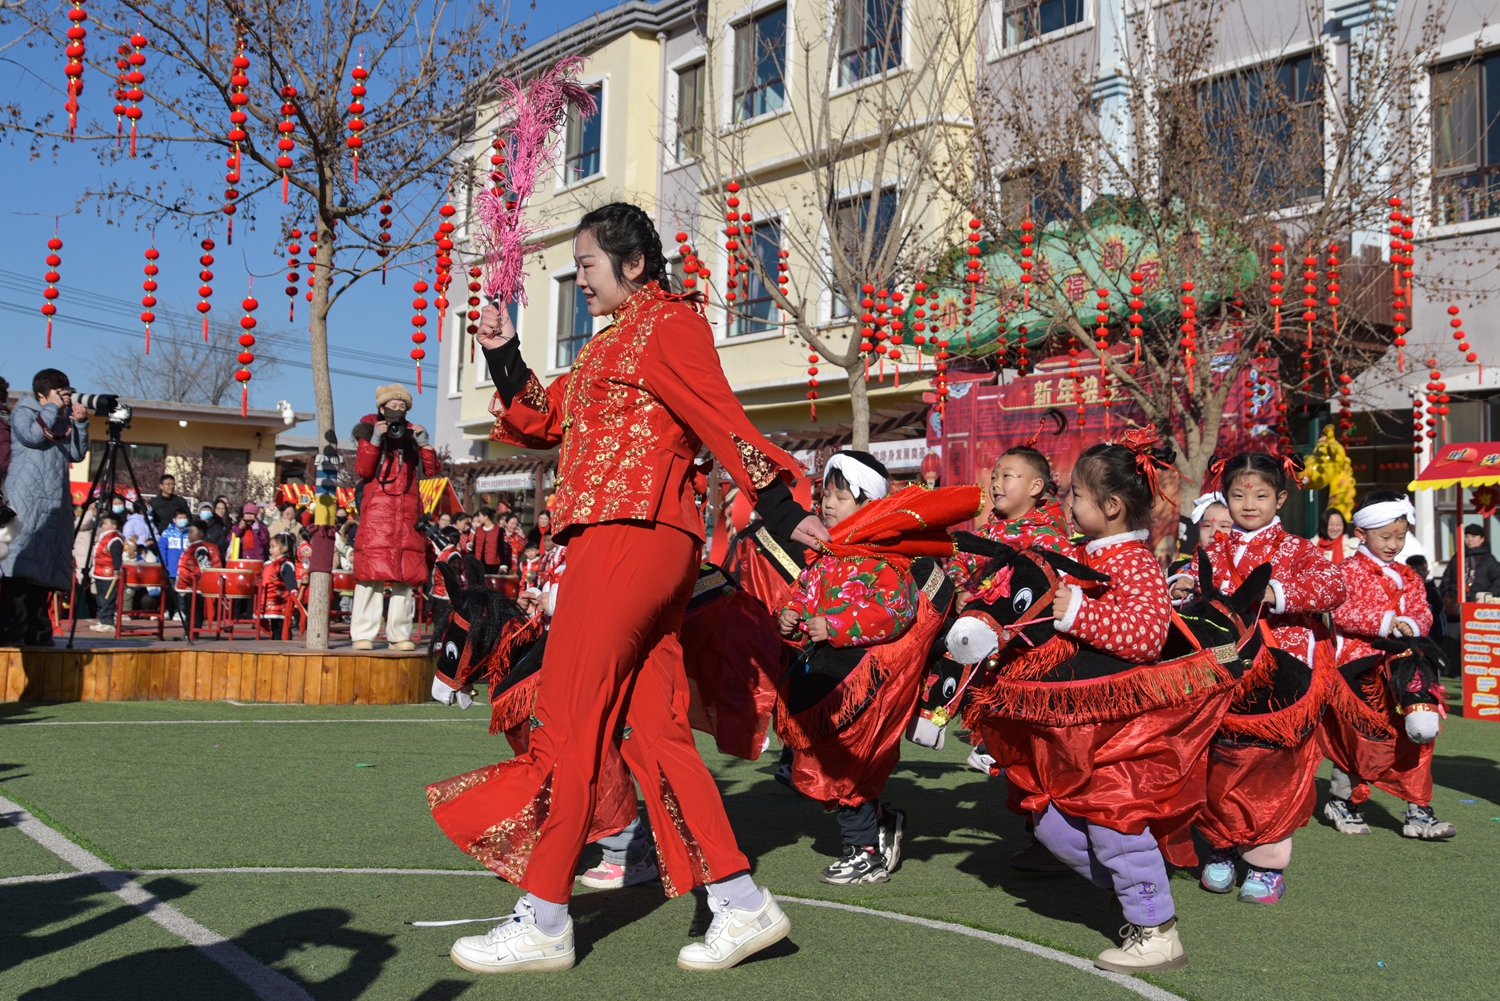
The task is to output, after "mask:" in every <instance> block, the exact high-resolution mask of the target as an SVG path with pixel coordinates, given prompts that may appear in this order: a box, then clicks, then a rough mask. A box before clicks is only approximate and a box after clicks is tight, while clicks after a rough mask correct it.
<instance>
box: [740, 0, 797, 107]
mask: <svg viewBox="0 0 1500 1001" xmlns="http://www.w3.org/2000/svg"><path fill="white" fill-rule="evenodd" d="M785 71H786V8H785V7H777V8H776V9H774V10H768V11H766V12H765V13H763V14H757V15H755V17H752V18H751V19H750V20H748V21H746V22H744V23H743V24H739V25H736V26H735V29H734V120H735V121H737V122H744V121H749V120H750V119H752V118H757V117H759V116H761V115H765V114H769V113H770V112H772V111H780V110H781V106H782V105H783V104H784V103H785V102H786V80H785Z"/></svg>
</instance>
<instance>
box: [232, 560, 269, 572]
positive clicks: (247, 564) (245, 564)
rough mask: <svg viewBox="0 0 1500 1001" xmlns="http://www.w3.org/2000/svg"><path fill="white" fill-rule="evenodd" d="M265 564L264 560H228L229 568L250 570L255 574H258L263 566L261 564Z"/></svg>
mask: <svg viewBox="0 0 1500 1001" xmlns="http://www.w3.org/2000/svg"><path fill="white" fill-rule="evenodd" d="M265 565H266V561H265V560H230V561H229V569H230V570H249V571H250V572H252V573H254V574H257V575H259V574H260V568H261V567H263V566H265Z"/></svg>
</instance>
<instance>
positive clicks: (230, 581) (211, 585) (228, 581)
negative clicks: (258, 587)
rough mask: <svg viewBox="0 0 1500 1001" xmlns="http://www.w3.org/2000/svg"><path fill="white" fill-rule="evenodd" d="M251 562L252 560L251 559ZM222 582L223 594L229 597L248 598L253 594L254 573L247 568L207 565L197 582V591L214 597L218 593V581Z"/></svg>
mask: <svg viewBox="0 0 1500 1001" xmlns="http://www.w3.org/2000/svg"><path fill="white" fill-rule="evenodd" d="M251 562H254V561H253V560H252V561H251ZM220 581H222V582H223V584H224V594H225V595H227V596H228V597H231V598H248V597H250V596H251V595H253V594H255V581H256V575H255V574H252V573H251V572H250V571H248V570H233V569H223V568H220V567H209V568H208V569H207V570H204V571H203V574H202V577H201V578H200V580H199V583H198V593H199V594H206V595H208V596H209V597H214V596H215V595H217V594H218V593H219V582H220Z"/></svg>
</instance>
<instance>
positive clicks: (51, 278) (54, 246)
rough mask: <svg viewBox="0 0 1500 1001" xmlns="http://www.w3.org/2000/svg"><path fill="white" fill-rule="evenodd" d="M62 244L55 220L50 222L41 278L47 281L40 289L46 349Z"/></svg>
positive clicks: (49, 346)
mask: <svg viewBox="0 0 1500 1001" xmlns="http://www.w3.org/2000/svg"><path fill="white" fill-rule="evenodd" d="M62 245H63V242H62V241H61V240H59V239H58V238H57V220H56V219H54V220H52V239H50V240H48V241H47V262H46V263H47V273H46V274H45V275H43V277H44V278H45V279H46V280H47V287H46V288H44V289H42V298H43V299H46V300H47V301H46V302H44V303H42V315H43V316H45V317H46V318H47V347H48V348H51V347H52V318H53V317H54V316H56V315H57V297H58V296H59V295H60V294H61V293H60V292H58V290H57V282H58V279H59V278H61V277H62V276H61V275H59V274H58V273H57V267H58V265H60V264H61V263H62V258H61V257H58V256H57V252H58V251H59V250H61V249H62Z"/></svg>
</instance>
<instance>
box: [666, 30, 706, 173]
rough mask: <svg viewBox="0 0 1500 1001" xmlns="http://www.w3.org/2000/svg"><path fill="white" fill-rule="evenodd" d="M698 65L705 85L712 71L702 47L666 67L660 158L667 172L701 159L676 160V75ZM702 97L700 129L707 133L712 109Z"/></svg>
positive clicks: (697, 157)
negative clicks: (664, 127)
mask: <svg viewBox="0 0 1500 1001" xmlns="http://www.w3.org/2000/svg"><path fill="white" fill-rule="evenodd" d="M698 63H702V64H703V82H704V83H705V84H707V83H708V74H709V73H711V72H712V71H713V70H712V67H711V66H710V65H709V61H708V49H707V48H706V47H704V46H702V45H695V46H693V48H692V49H690V50H689V51H688V52H686V53H685V54H684V55H682V56H680V57H679V58H677V59H675V60H673V61H672V62H671V63H669V64H668V66H667V77H668V80H667V135H666V136H665V137H664V138H665V140H666V142H664V143H663V144H662V157H663V161H664V166H665V168H666V169H667V170H673V169H675V168H678V167H686V166H688V165H689V164H694V163H697V162H698V161H699V160H700V159H701V158H702V154H701V153H700V154H699V155H698V156H695V157H693V158H692V159H691V160H679V159H677V136H678V132H677V105H678V101H679V97H678V90H679V83H678V75H679V74H680V73H681V71H682V70H685V69H687V68H689V67H690V66H694V65H696V64H698ZM704 97H705V100H704V102H703V126H702V128H703V130H704V131H707V129H708V126H709V116H710V114H711V113H712V109H711V108H710V107H709V105H708V101H707V99H706V98H707V95H706V94H705V95H704Z"/></svg>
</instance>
